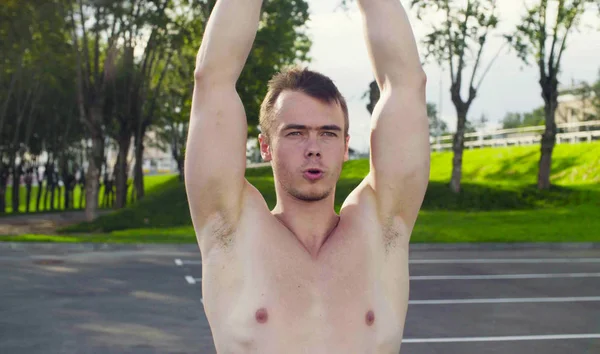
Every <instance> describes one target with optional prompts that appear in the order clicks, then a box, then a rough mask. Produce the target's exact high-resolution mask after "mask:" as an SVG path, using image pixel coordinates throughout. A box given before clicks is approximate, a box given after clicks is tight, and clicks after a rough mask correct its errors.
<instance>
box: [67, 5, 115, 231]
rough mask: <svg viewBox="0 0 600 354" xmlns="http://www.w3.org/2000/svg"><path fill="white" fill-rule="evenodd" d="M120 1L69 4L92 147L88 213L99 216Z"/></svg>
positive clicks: (82, 112)
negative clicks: (107, 96) (109, 89)
mask: <svg viewBox="0 0 600 354" xmlns="http://www.w3.org/2000/svg"><path fill="white" fill-rule="evenodd" d="M123 5H124V4H121V2H120V1H117V0H106V1H102V2H99V1H89V2H88V1H84V0H77V2H76V3H74V4H72V5H71V6H69V8H68V9H67V10H68V14H69V17H70V20H71V36H72V41H73V49H74V53H75V57H76V65H75V67H76V73H77V74H76V83H77V106H78V114H79V117H80V120H81V123H82V124H83V125H84V126H85V128H86V131H87V134H88V137H89V140H90V142H91V146H90V148H89V150H88V156H87V163H88V168H87V172H86V177H85V180H86V184H85V189H86V191H85V200H86V203H85V215H86V219H87V220H88V221H92V220H94V219H95V217H96V210H97V208H98V192H99V190H100V172H101V168H102V165H103V164H104V148H105V146H104V144H105V126H106V122H105V118H106V117H110V115H108V116H107V115H105V114H104V109H105V104H106V93H107V87H108V86H109V85H110V84H111V82H112V81H113V80H114V77H115V61H116V57H117V44H118V38H119V31H120V30H121V27H120V24H121V20H120V17H121V15H122V14H123V12H124V9H123V8H122V6H123Z"/></svg>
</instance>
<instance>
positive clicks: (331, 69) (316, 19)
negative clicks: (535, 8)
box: [307, 0, 600, 152]
mask: <svg viewBox="0 0 600 354" xmlns="http://www.w3.org/2000/svg"><path fill="white" fill-rule="evenodd" d="M307 2H308V3H309V7H310V13H311V17H310V21H309V23H308V30H307V34H308V36H309V37H310V38H311V39H312V41H313V46H312V48H311V51H310V56H311V57H312V62H311V63H310V64H309V65H308V67H309V68H310V69H312V70H315V71H318V72H321V73H323V74H325V75H327V76H329V77H330V78H331V79H332V80H333V81H334V82H335V84H336V85H337V86H338V88H339V90H340V92H341V93H342V94H343V95H344V97H345V98H346V100H347V101H348V109H349V114H350V147H351V148H353V149H356V150H358V151H361V152H366V151H368V146H369V145H368V144H369V132H370V122H369V121H370V115H369V112H368V111H367V109H366V104H367V99H366V98H363V97H362V96H363V94H364V93H365V92H366V91H367V89H368V85H369V83H370V82H371V81H373V79H374V77H373V72H372V69H371V63H370V59H369V56H368V53H367V48H366V44H365V40H364V37H363V28H362V19H361V14H360V12H359V10H358V6H357V5H356V4H353V5H351V6H350V8H349V10H348V11H347V12H344V11H342V10H340V9H337V10H336V8H338V4H339V0H307ZM401 2H402V3H403V4H404V5H405V9H407V12H408V15H409V19H410V21H411V25H412V26H413V32H414V35H415V38H416V39H417V44H418V45H419V52H420V54H421V57H422V61H424V54H425V52H424V51H423V47H422V46H421V45H420V42H421V40H422V39H423V37H424V36H425V35H426V34H427V31H428V25H427V23H423V22H420V21H419V20H417V19H416V16H415V14H414V12H413V11H412V10H410V9H409V8H408V3H409V2H408V1H407V0H402V1H401ZM497 3H498V9H497V15H498V17H499V19H500V24H499V27H498V30H497V32H496V35H497V36H498V37H500V36H501V35H502V34H503V33H508V32H509V31H510V30H511V28H514V26H515V25H516V24H517V23H518V22H519V21H520V18H521V15H522V13H523V11H524V7H523V2H522V0H499V1H498V2H497ZM529 3H531V1H529ZM434 20H435V19H434ZM582 24H583V26H581V29H580V30H579V31H578V32H573V33H572V34H570V37H569V39H568V40H567V49H566V51H565V52H564V54H563V58H562V61H561V62H562V64H561V66H562V72H561V74H560V75H559V81H560V82H561V83H562V84H564V85H565V86H569V85H570V84H571V83H572V82H573V81H576V82H577V81H581V80H585V81H588V82H592V81H595V80H596V79H597V78H598V71H599V70H600V60H599V59H598V58H600V31H598V29H599V26H598V17H597V15H596V14H593V13H589V14H586V15H585V16H584V19H583V22H582ZM594 26H595V27H594ZM502 44H503V41H502V39H501V38H493V39H492V40H491V41H490V42H489V45H486V48H487V49H486V52H484V56H483V63H484V66H487V63H488V62H489V60H490V59H491V58H492V57H493V56H494V54H496V52H498V50H499V49H501V47H502ZM424 69H425V73H426V74H427V79H428V82H427V101H428V102H431V103H435V104H436V105H437V106H438V111H439V112H440V113H441V114H440V117H441V118H442V119H443V120H444V121H446V123H447V124H448V126H449V129H450V130H451V131H454V130H455V126H456V113H455V110H454V105H453V104H452V102H451V101H450V94H449V89H450V74H449V71H448V69H445V70H442V69H441V68H440V67H439V66H437V65H436V64H434V63H427V64H425V66H424ZM469 77H470V72H469ZM538 81H539V71H538V69H536V67H534V66H526V65H525V64H524V63H523V62H522V61H521V60H520V59H519V58H518V57H517V56H516V54H515V53H514V52H513V51H510V50H509V48H508V46H506V47H505V49H504V50H502V52H501V54H500V55H499V56H498V58H497V59H496V61H495V62H494V64H493V66H492V67H491V69H490V71H489V73H488V74H487V76H486V77H485V79H484V81H483V84H482V85H481V87H480V90H479V93H478V95H477V98H476V99H475V100H474V101H473V104H472V106H471V109H470V111H469V116H468V118H469V119H473V120H474V119H478V118H479V117H481V116H482V114H485V115H486V117H487V118H488V119H489V121H490V123H488V128H494V127H495V126H496V125H497V124H498V122H499V121H501V120H502V118H504V116H505V115H506V113H508V112H529V111H532V110H533V109H535V108H537V107H540V106H543V100H542V98H541V91H540V85H539V83H538ZM463 97H464V96H463Z"/></svg>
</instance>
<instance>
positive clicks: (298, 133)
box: [288, 132, 300, 136]
mask: <svg viewBox="0 0 600 354" xmlns="http://www.w3.org/2000/svg"><path fill="white" fill-rule="evenodd" d="M290 135H296V136H298V135H300V132H291V133H289V134H288V136H290Z"/></svg>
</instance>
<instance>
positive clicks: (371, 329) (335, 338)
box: [202, 187, 409, 354]
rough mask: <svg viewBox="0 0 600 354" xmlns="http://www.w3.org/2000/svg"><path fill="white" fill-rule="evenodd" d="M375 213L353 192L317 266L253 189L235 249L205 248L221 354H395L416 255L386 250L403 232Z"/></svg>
mask: <svg viewBox="0 0 600 354" xmlns="http://www.w3.org/2000/svg"><path fill="white" fill-rule="evenodd" d="M375 209H376V208H375V205H374V204H373V201H372V198H371V197H370V196H369V195H368V193H367V192H365V191H364V189H362V192H361V189H360V188H359V189H357V191H355V192H354V193H352V194H351V196H350V197H349V198H348V200H347V203H346V205H345V207H344V208H343V209H342V211H341V214H340V216H341V219H340V222H339V224H338V226H337V228H336V229H335V230H334V231H333V232H332V233H331V235H330V236H329V237H328V239H327V240H326V241H325V243H324V244H323V246H322V248H321V250H320V252H319V255H318V257H316V258H314V257H312V256H311V255H310V254H309V253H308V252H307V251H306V250H305V249H304V247H303V245H302V244H301V243H300V242H299V241H298V240H297V239H296V238H295V236H294V235H293V234H292V233H291V232H290V231H289V230H288V229H287V228H286V227H285V226H284V225H283V224H281V223H280V222H279V221H278V220H277V218H275V217H274V216H273V215H272V214H271V213H270V211H269V209H268V207H267V205H266V204H265V202H264V200H263V199H262V196H261V195H260V193H259V192H258V191H257V190H256V189H254V188H253V187H250V190H249V193H248V197H247V198H246V199H245V201H244V206H243V208H242V215H241V218H240V221H239V224H238V225H237V228H236V232H235V233H234V235H233V239H232V241H231V243H229V244H228V245H227V246H226V247H213V248H212V249H211V250H202V251H203V268H202V269H203V271H202V273H203V274H202V282H203V286H202V287H203V289H202V290H203V299H204V306H205V311H206V314H207V318H208V320H209V323H210V326H211V330H212V334H213V337H214V340H215V346H216V348H217V351H218V353H219V354H224V353H261V354H270V353H277V354H280V353H290V354H292V353H311V354H318V353H323V354H325V353H328V354H334V353H344V354H347V353H394V354H397V353H398V350H399V347H400V342H401V338H402V332H403V327H404V320H405V317H406V310H407V303H408V293H409V280H408V279H409V278H408V249H407V247H402V246H398V243H396V245H392V246H390V247H387V250H386V247H385V246H384V241H383V240H384V238H385V237H384V236H385V235H384V231H383V230H384V229H387V230H388V231H387V232H392V233H394V234H397V231H394V230H389V229H390V228H389V227H387V228H384V227H382V225H381V223H380V221H379V220H380V219H379V218H378V217H377V215H376V213H375ZM398 229H401V228H398ZM211 233H213V235H212V237H214V234H218V233H219V230H217V229H213V230H212V232H211ZM207 236H209V235H207ZM402 236H403V237H408V235H402ZM401 244H403V243H401Z"/></svg>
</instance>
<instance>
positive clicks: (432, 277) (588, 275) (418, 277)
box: [410, 273, 600, 280]
mask: <svg viewBox="0 0 600 354" xmlns="http://www.w3.org/2000/svg"><path fill="white" fill-rule="evenodd" d="M599 277H600V273H554V274H492V275H416V276H411V277H410V280H491V279H548V278H599Z"/></svg>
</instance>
